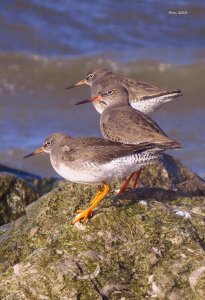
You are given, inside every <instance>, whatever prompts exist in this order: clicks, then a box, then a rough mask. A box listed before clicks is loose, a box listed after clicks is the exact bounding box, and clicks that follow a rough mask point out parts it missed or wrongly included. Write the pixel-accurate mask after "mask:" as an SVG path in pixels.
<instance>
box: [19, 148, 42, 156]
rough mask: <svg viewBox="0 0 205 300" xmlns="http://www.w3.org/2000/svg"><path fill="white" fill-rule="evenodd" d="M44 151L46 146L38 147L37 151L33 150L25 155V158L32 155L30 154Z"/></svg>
mask: <svg viewBox="0 0 205 300" xmlns="http://www.w3.org/2000/svg"><path fill="white" fill-rule="evenodd" d="M42 152H44V147H40V148H38V149H37V150H35V151H33V152H31V153H29V154H27V155H25V156H24V157H23V158H27V157H30V156H34V155H37V154H40V153H42Z"/></svg>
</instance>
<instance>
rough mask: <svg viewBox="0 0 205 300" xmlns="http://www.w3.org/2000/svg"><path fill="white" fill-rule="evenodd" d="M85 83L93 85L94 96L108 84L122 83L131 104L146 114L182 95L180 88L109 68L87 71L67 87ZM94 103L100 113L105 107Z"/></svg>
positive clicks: (102, 104) (100, 103)
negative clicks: (170, 88)
mask: <svg viewBox="0 0 205 300" xmlns="http://www.w3.org/2000/svg"><path fill="white" fill-rule="evenodd" d="M83 84H86V85H89V86H90V87H91V96H92V97H93V96H96V95H97V94H98V93H99V92H100V91H102V90H104V89H105V88H106V87H107V86H108V85H116V84H119V85H122V86H123V87H125V88H126V89H127V91H128V100H129V103H130V105H131V106H132V107H133V108H135V109H138V110H140V111H142V112H144V113H146V114H151V113H153V112H154V111H155V110H156V109H158V108H160V107H161V106H162V105H163V104H165V103H167V102H169V101H171V100H173V99H174V98H176V97H179V96H182V93H181V90H179V89H174V90H165V89H161V88H159V87H156V86H154V85H152V84H150V83H147V82H143V81H138V80H135V79H132V78H129V77H125V76H120V75H117V74H115V73H113V72H111V71H109V70H107V69H96V70H91V71H89V72H88V73H87V76H86V78H85V79H83V80H80V81H79V82H77V83H75V84H73V85H71V86H69V87H67V89H70V88H73V87H75V86H79V85H83ZM93 105H94V107H95V109H96V110H97V111H98V112H99V113H100V114H101V113H102V112H103V110H104V108H105V104H104V103H103V102H93Z"/></svg>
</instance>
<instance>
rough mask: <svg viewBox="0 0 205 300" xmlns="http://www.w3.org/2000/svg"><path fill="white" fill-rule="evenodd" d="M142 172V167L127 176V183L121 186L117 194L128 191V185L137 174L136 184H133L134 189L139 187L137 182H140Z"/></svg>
mask: <svg viewBox="0 0 205 300" xmlns="http://www.w3.org/2000/svg"><path fill="white" fill-rule="evenodd" d="M141 172H142V169H140V170H139V171H137V172H133V173H132V174H130V176H129V177H128V178H127V180H126V181H125V183H124V184H123V186H122V187H121V189H120V190H119V192H118V193H117V195H121V194H123V193H124V192H125V191H126V189H127V187H128V185H129V183H130V181H131V180H132V178H133V177H134V176H135V175H136V177H135V181H134V184H133V189H135V188H136V187H137V184H138V181H139V178H140V174H141Z"/></svg>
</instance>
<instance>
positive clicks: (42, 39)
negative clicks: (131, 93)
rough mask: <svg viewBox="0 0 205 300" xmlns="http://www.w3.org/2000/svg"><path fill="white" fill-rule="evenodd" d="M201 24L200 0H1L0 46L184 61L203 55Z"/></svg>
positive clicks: (204, 17) (204, 24)
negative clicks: (181, 12)
mask: <svg viewBox="0 0 205 300" xmlns="http://www.w3.org/2000/svg"><path fill="white" fill-rule="evenodd" d="M180 11H183V12H184V13H185V14H176V15H175V14H172V13H173V12H175V13H178V12H180ZM204 28H205V2H204V1H203V0H202V1H189V0H183V1H182V0H180V1H171V0H166V1H161V0H160V1H154V0H149V1H148V0H144V1H132V0H128V1H117V0H103V1H91V0H87V1H75V0H62V1H49V0H44V1H40V0H39V1H38V0H32V1H27V0H24V1H23V0H17V1H13V0H12V1H2V2H1V8H0V36H1V44H0V51H2V52H7V53H8V52H18V53H19V52H20V53H32V54H38V55H43V56H58V57H59V56H66V57H77V56H93V55H106V56H110V57H112V58H113V57H117V58H120V59H123V60H126V61H128V60H130V59H133V60H136V59H142V58H147V57H149V58H155V59H156V58H157V59H163V60H166V61H168V62H170V63H187V62H190V60H195V59H199V58H200V59H201V58H203V59H204V57H205V54H204V52H203V51H201V49H203V48H204V47H205V38H204V36H205V32H204ZM108 54H109V55H108Z"/></svg>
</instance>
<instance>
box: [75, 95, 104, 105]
mask: <svg viewBox="0 0 205 300" xmlns="http://www.w3.org/2000/svg"><path fill="white" fill-rule="evenodd" d="M95 101H102V97H101V96H100V95H98V96H96V97H94V98H90V99H86V100H82V101H79V102H76V103H75V105H80V104H84V103H89V102H95Z"/></svg>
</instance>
